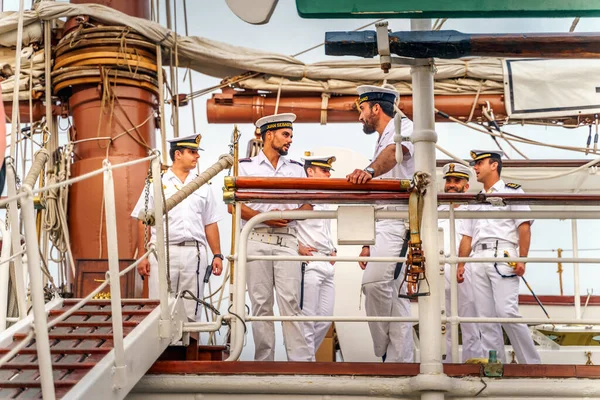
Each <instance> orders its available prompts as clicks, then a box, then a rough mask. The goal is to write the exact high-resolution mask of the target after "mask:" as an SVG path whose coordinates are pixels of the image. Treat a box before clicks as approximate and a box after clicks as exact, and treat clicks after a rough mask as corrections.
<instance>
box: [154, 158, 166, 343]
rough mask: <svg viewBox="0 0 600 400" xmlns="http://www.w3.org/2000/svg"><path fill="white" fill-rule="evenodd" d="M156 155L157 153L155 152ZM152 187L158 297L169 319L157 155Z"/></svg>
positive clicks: (161, 308) (164, 334)
mask: <svg viewBox="0 0 600 400" xmlns="http://www.w3.org/2000/svg"><path fill="white" fill-rule="evenodd" d="M155 155H156V153H155ZM151 168H152V189H153V190H154V193H153V194H154V213H155V214H154V215H155V218H154V220H155V222H154V228H155V229H156V259H157V261H158V291H159V293H158V297H159V300H160V310H161V311H160V315H161V319H162V320H163V321H168V320H169V309H168V307H167V304H168V297H169V282H168V281H167V257H166V255H165V234H164V232H165V230H164V219H163V212H164V211H163V202H162V198H163V196H162V177H161V174H160V159H159V157H156V158H154V159H153V160H152V162H151ZM169 326H170V325H169V324H164V325H163V328H162V329H165V330H164V331H162V335H163V337H169V336H170V332H169V331H168V327H169Z"/></svg>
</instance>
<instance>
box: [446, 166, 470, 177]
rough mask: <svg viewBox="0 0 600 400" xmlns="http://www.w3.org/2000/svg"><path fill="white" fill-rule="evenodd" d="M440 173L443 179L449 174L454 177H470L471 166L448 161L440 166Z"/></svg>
mask: <svg viewBox="0 0 600 400" xmlns="http://www.w3.org/2000/svg"><path fill="white" fill-rule="evenodd" d="M442 175H443V177H444V179H446V178H447V177H449V176H454V177H456V178H464V179H466V180H469V179H471V168H469V167H467V166H466V165H463V164H461V163H448V164H446V165H444V166H443V167H442Z"/></svg>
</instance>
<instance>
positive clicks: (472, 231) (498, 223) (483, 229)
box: [461, 179, 533, 247]
mask: <svg viewBox="0 0 600 400" xmlns="http://www.w3.org/2000/svg"><path fill="white" fill-rule="evenodd" d="M482 193H483V191H482ZM488 193H525V192H524V191H523V189H521V188H520V187H519V188H517V189H514V188H511V187H509V186H506V184H505V183H504V181H503V180H502V179H500V180H499V181H498V182H496V183H495V184H494V186H492V187H491V188H490V190H489V191H488ZM468 209H469V210H475V211H529V210H530V208H529V206H528V205H507V206H502V207H494V206H492V205H491V204H475V205H470V206H469V207H468ZM463 221H464V223H463V224H462V232H461V233H462V234H463V235H466V236H470V237H471V238H472V241H471V245H472V246H473V247H475V246H476V245H477V244H479V243H486V242H492V241H494V240H504V241H506V242H510V243H512V244H514V245H515V246H518V245H519V234H518V227H519V225H521V224H522V223H524V222H531V223H533V220H531V219H465V220H463Z"/></svg>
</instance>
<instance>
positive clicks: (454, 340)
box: [444, 204, 460, 362]
mask: <svg viewBox="0 0 600 400" xmlns="http://www.w3.org/2000/svg"><path fill="white" fill-rule="evenodd" d="M449 211H450V232H449V233H450V257H456V256H457V254H456V249H457V247H456V246H457V244H456V225H455V218H454V207H453V205H452V204H451V205H450V209H449ZM456 269H457V264H456V263H450V315H452V316H456V315H458V281H457V280H456ZM444 294H445V293H444ZM450 331H451V333H452V335H451V337H450V339H451V351H452V361H453V362H458V360H460V358H459V357H458V324H457V323H455V322H452V323H451V324H450Z"/></svg>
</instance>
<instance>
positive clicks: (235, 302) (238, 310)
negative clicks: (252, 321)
mask: <svg viewBox="0 0 600 400" xmlns="http://www.w3.org/2000/svg"><path fill="white" fill-rule="evenodd" d="M235 212H236V218H237V223H236V227H235V229H236V235H235V237H236V246H235V254H234V255H235V256H236V257H234V258H237V268H236V270H235V273H236V274H237V275H236V277H235V281H234V282H235V283H234V284H231V285H230V291H231V292H232V294H231V301H232V303H231V305H232V309H233V310H232V311H233V312H234V313H235V314H236V315H237V316H238V317H239V318H244V319H245V318H246V258H247V243H241V241H240V229H241V228H240V222H241V215H242V203H240V202H237V203H235ZM232 274H233V272H232ZM231 323H232V327H231V353H230V354H231V355H230V356H229V358H228V359H227V360H226V361H237V359H238V358H239V356H240V353H241V351H242V350H241V349H242V347H243V343H244V324H243V321H239V320H238V318H233V319H232V320H231Z"/></svg>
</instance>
